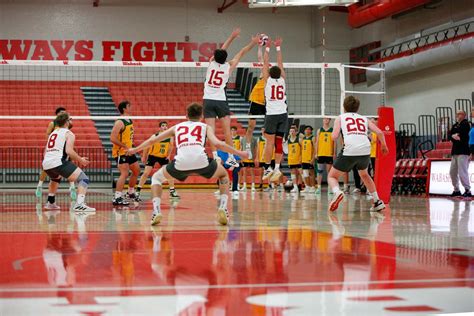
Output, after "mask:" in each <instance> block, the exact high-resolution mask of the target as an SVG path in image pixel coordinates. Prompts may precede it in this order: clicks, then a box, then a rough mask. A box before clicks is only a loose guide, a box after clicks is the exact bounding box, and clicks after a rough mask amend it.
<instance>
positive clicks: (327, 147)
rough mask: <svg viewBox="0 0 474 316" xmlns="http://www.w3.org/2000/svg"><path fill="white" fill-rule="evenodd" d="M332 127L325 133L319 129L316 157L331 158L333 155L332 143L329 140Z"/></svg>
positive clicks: (322, 129) (330, 139)
mask: <svg viewBox="0 0 474 316" xmlns="http://www.w3.org/2000/svg"><path fill="white" fill-rule="evenodd" d="M331 135H332V127H331V128H329V129H328V130H327V131H326V130H325V129H324V128H322V127H321V129H320V130H319V138H318V157H332V156H333V155H334V141H333V140H332V138H331Z"/></svg>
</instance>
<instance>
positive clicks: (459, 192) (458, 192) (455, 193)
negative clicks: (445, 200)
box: [451, 191, 461, 197]
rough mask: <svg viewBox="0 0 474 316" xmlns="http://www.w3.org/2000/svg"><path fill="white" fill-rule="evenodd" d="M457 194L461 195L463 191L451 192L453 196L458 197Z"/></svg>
mask: <svg viewBox="0 0 474 316" xmlns="http://www.w3.org/2000/svg"><path fill="white" fill-rule="evenodd" d="M456 196H461V191H453V193H451V197H456Z"/></svg>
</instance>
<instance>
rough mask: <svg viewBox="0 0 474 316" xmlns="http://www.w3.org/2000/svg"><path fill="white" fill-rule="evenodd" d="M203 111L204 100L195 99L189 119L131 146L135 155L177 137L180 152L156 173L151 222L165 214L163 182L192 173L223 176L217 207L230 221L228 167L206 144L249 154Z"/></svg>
mask: <svg viewBox="0 0 474 316" xmlns="http://www.w3.org/2000/svg"><path fill="white" fill-rule="evenodd" d="M202 114H203V107H202V106H201V105H200V104H197V103H192V104H190V105H189V106H188V107H187V115H186V116H187V118H188V121H185V122H182V123H179V124H177V125H175V126H173V127H172V128H170V129H168V130H167V131H165V132H163V133H161V134H159V135H153V136H152V137H150V138H149V139H148V140H146V141H145V142H143V143H142V144H141V145H140V146H137V147H136V148H131V149H129V150H128V152H127V154H128V155H134V154H135V153H136V152H138V151H141V150H143V149H145V148H147V147H150V146H151V145H153V144H155V143H159V142H160V141H162V140H164V139H167V138H170V137H175V142H176V148H177V153H176V156H175V158H174V160H173V161H171V162H170V163H169V164H167V165H166V166H164V167H162V168H160V170H158V171H157V172H155V174H154V175H153V177H152V185H151V190H152V193H153V215H152V219H151V225H157V224H159V223H160V221H161V219H162V218H163V215H162V214H161V196H162V191H163V189H162V184H163V183H164V182H166V181H169V180H172V179H177V180H180V181H184V180H186V178H187V177H188V176H189V175H192V174H197V175H200V176H202V177H204V178H207V179H211V178H218V179H219V190H220V197H219V206H218V210H217V217H218V222H219V223H220V224H221V225H227V223H228V222H229V214H228V212H227V201H228V193H229V176H228V174H227V171H226V170H225V169H224V167H223V166H222V165H221V164H218V163H217V162H216V160H213V159H209V158H208V156H207V154H206V149H205V144H206V140H207V139H208V140H209V141H210V142H211V143H212V144H213V145H214V146H215V147H217V148H219V149H221V150H224V151H226V152H228V153H232V154H234V155H238V156H240V157H242V158H244V159H245V158H248V154H247V153H246V152H244V151H239V150H235V149H234V148H233V147H232V146H229V145H228V144H226V143H225V142H222V141H220V140H218V139H217V137H216V135H215V134H214V130H213V129H212V127H211V126H209V125H207V124H205V123H202V122H200V120H201V118H202Z"/></svg>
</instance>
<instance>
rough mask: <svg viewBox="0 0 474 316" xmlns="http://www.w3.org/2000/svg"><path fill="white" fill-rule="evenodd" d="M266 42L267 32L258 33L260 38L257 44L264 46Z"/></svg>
mask: <svg viewBox="0 0 474 316" xmlns="http://www.w3.org/2000/svg"><path fill="white" fill-rule="evenodd" d="M267 42H268V35H267V34H263V33H262V34H260V39H259V40H258V45H260V46H265V45H267Z"/></svg>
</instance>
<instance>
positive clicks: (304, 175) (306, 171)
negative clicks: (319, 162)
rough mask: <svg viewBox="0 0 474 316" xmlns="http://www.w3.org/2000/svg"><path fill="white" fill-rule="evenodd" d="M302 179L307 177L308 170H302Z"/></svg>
mask: <svg viewBox="0 0 474 316" xmlns="http://www.w3.org/2000/svg"><path fill="white" fill-rule="evenodd" d="M303 177H304V178H307V177H309V170H308V169H305V170H303Z"/></svg>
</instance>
